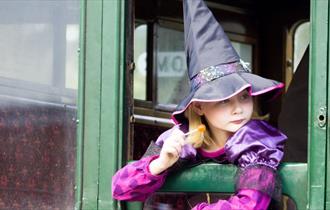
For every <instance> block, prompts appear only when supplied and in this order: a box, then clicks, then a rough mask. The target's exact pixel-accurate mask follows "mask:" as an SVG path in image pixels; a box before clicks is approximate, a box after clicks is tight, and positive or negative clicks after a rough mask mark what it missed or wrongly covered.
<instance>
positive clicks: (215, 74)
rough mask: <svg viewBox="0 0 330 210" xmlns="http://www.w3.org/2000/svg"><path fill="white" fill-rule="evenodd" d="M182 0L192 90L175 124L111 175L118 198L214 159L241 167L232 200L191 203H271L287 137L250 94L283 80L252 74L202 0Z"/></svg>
mask: <svg viewBox="0 0 330 210" xmlns="http://www.w3.org/2000/svg"><path fill="white" fill-rule="evenodd" d="M183 4H184V5H183V6H184V24H185V44H186V55H187V64H188V73H189V77H190V80H191V83H190V84H191V91H190V94H189V95H188V96H187V97H186V98H185V99H184V100H183V101H182V102H181V103H180V104H179V105H178V107H177V111H175V112H174V113H173V115H172V119H173V121H174V122H175V123H176V125H175V126H174V127H173V128H171V129H170V130H168V131H166V132H164V133H163V134H162V135H161V136H160V137H159V138H158V139H157V141H156V142H155V143H152V144H151V145H150V146H149V148H148V150H147V152H146V153H145V155H144V157H143V158H142V159H140V160H139V161H137V162H134V163H132V164H128V165H126V166H125V167H124V168H122V169H120V170H119V171H118V172H117V173H116V174H115V175H114V177H113V179H112V192H113V197H114V198H115V199H118V200H128V201H144V200H145V199H146V198H148V197H149V196H150V195H151V194H152V193H153V192H155V191H156V190H157V189H159V188H160V187H161V186H162V185H163V183H164V182H165V179H166V177H167V175H168V174H170V173H171V172H172V171H175V170H179V169H182V168H183V167H186V166H191V165H196V164H200V163H203V162H205V161H209V160H211V161H214V162H217V163H222V164H224V163H231V164H235V165H237V166H238V167H239V172H238V174H237V182H236V192H235V194H234V195H233V196H231V197H230V198H229V199H228V200H218V201H217V202H215V203H213V204H208V203H199V204H197V205H196V206H195V207H194V208H193V209H194V210H201V209H203V210H219V209H256V210H262V209H267V208H268V205H269V203H270V201H271V199H272V198H273V199H275V200H278V199H279V197H280V195H281V192H280V187H279V186H280V184H279V182H278V178H277V174H276V169H277V166H278V165H279V163H280V161H281V159H282V157H283V145H284V140H285V139H286V136H285V135H283V134H282V133H281V132H280V131H278V130H277V129H275V128H273V127H271V126H270V125H268V124H267V123H266V122H264V121H261V120H252V119H251V116H252V113H253V96H257V95H261V94H263V95H267V96H268V97H269V96H272V97H273V96H275V95H276V93H278V92H279V91H278V90H280V89H281V88H282V87H283V84H282V83H279V82H277V81H274V80H269V79H265V78H262V77H259V76H257V75H254V74H252V73H251V71H250V69H249V68H248V67H247V66H246V64H245V63H244V62H242V61H241V60H240V58H239V56H238V55H237V53H236V51H235V50H234V48H233V47H232V45H231V43H230V41H229V39H228V37H227V36H226V35H225V33H224V32H223V29H222V28H221V26H220V25H219V24H218V23H217V21H216V20H215V18H214V17H213V15H212V13H211V12H210V11H209V9H208V8H207V7H206V5H205V3H204V2H203V0H194V1H192V0H184V1H183ZM266 93H267V94H266ZM200 124H204V125H205V126H206V131H205V132H202V133H201V132H192V133H191V135H189V136H188V137H186V135H185V133H186V132H187V131H193V130H195V129H196V128H197V127H198V126H199V125H200Z"/></svg>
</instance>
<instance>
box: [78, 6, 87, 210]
mask: <svg viewBox="0 0 330 210" xmlns="http://www.w3.org/2000/svg"><path fill="white" fill-rule="evenodd" d="M80 8H81V9H80V24H79V25H80V30H79V33H80V34H79V37H80V40H79V77H78V78H79V79H78V114H77V115H78V116H77V161H76V180H75V209H77V210H78V209H81V205H82V203H81V202H82V174H83V172H82V168H83V139H84V126H83V125H84V113H85V112H84V110H85V109H84V89H85V88H84V86H85V84H84V81H85V74H84V72H85V43H84V42H83V40H85V23H84V20H85V15H86V14H85V11H86V10H85V9H86V2H85V1H80Z"/></svg>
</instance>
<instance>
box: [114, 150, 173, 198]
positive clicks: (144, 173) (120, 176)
mask: <svg viewBox="0 0 330 210" xmlns="http://www.w3.org/2000/svg"><path fill="white" fill-rule="evenodd" d="M156 158H158V156H150V157H146V158H142V159H141V160H139V161H136V162H134V163H131V164H128V165H126V166H125V167H123V168H122V169H120V170H119V171H117V172H116V174H115V175H114V176H113V178H112V196H113V198H115V199H117V200H126V201H144V200H145V199H146V198H147V197H148V196H150V195H151V194H152V193H153V192H155V191H156V190H158V189H159V188H160V187H161V186H162V185H163V184H164V182H165V178H166V174H167V173H166V172H164V173H162V174H160V175H157V176H155V175H152V174H151V173H150V171H149V164H150V162H151V161H152V160H154V159H156Z"/></svg>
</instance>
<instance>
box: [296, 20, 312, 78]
mask: <svg viewBox="0 0 330 210" xmlns="http://www.w3.org/2000/svg"><path fill="white" fill-rule="evenodd" d="M309 27H310V26H309V22H305V23H302V24H300V25H299V26H298V27H297V29H296V31H295V33H294V45H293V48H294V50H293V73H294V72H295V71H296V69H297V67H298V64H299V63H300V60H301V59H302V56H303V55H304V52H305V50H306V48H307V46H308V44H309Z"/></svg>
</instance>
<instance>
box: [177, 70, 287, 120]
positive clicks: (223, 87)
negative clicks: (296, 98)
mask: <svg viewBox="0 0 330 210" xmlns="http://www.w3.org/2000/svg"><path fill="white" fill-rule="evenodd" d="M283 87H284V84H283V83H281V82H278V81H275V80H271V79H266V78H263V77H260V76H258V75H255V74H252V73H245V72H240V73H232V74H229V75H226V76H224V77H220V78H218V79H215V80H212V81H210V82H207V83H205V84H203V85H202V86H201V87H200V88H198V89H197V90H195V91H191V92H190V94H189V95H188V96H187V97H186V98H184V99H183V100H182V101H181V103H180V104H179V105H178V106H177V108H176V111H174V112H173V114H172V120H173V121H174V122H175V124H180V123H182V122H184V121H186V119H185V116H184V111H185V110H186V109H187V108H188V107H189V105H190V104H191V103H192V102H194V101H199V102H217V101H222V100H226V99H228V98H231V97H233V96H234V95H236V94H238V93H239V92H241V91H243V90H244V89H247V88H248V89H249V93H250V95H251V96H258V95H262V94H265V93H267V98H270V99H273V98H275V97H276V96H277V95H278V93H279V92H280V90H281V89H282V88H283Z"/></svg>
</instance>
